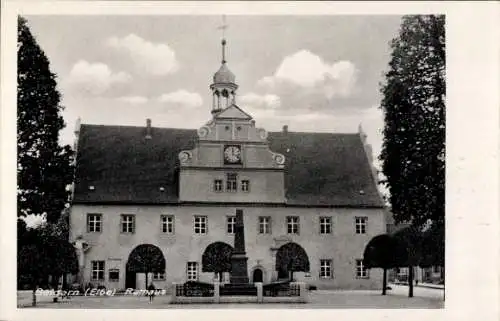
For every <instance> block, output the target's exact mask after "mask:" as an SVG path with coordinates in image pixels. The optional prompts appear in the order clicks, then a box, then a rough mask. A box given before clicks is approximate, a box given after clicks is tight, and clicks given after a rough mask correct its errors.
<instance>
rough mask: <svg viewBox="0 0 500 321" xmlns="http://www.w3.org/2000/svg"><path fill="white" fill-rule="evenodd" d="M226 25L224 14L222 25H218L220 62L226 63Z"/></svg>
mask: <svg viewBox="0 0 500 321" xmlns="http://www.w3.org/2000/svg"><path fill="white" fill-rule="evenodd" d="M227 27H228V25H227V24H226V15H222V25H221V26H220V27H219V29H221V30H222V40H221V44H222V64H225V63H226V29H227Z"/></svg>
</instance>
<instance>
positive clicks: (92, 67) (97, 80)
mask: <svg viewBox="0 0 500 321" xmlns="http://www.w3.org/2000/svg"><path fill="white" fill-rule="evenodd" d="M131 80H132V77H131V76H130V75H129V74H128V73H126V72H122V71H121V72H113V71H112V70H111V69H110V68H109V66H108V65H106V64H103V63H100V62H97V63H90V62H87V61H85V60H80V61H78V62H77V63H75V64H74V65H73V67H72V68H71V71H70V73H69V77H68V83H69V84H70V85H71V86H74V87H76V88H77V89H79V90H82V91H85V92H87V93H89V94H92V95H100V94H102V93H104V92H106V91H107V90H108V89H109V88H110V87H111V86H112V85H113V84H120V83H128V82H130V81H131Z"/></svg>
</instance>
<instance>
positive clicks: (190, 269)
mask: <svg viewBox="0 0 500 321" xmlns="http://www.w3.org/2000/svg"><path fill="white" fill-rule="evenodd" d="M187 280H188V281H197V280H198V262H187Z"/></svg>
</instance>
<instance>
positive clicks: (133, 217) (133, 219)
mask: <svg viewBox="0 0 500 321" xmlns="http://www.w3.org/2000/svg"><path fill="white" fill-rule="evenodd" d="M132 233H135V215H134V216H132Z"/></svg>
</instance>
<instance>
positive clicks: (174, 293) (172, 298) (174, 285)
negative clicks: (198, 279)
mask: <svg viewBox="0 0 500 321" xmlns="http://www.w3.org/2000/svg"><path fill="white" fill-rule="evenodd" d="M176 302H177V283H175V282H172V295H171V296H170V303H176Z"/></svg>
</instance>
